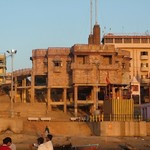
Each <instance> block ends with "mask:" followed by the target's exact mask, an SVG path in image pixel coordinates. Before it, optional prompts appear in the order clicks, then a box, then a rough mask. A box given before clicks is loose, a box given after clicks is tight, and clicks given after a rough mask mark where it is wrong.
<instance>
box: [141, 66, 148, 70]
mask: <svg viewBox="0 0 150 150" xmlns="http://www.w3.org/2000/svg"><path fill="white" fill-rule="evenodd" d="M141 71H149V68H148V67H145V66H143V67H141Z"/></svg>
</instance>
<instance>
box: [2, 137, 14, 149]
mask: <svg viewBox="0 0 150 150" xmlns="http://www.w3.org/2000/svg"><path fill="white" fill-rule="evenodd" d="M0 150H16V145H15V144H13V143H12V139H11V138H10V137H6V138H4V139H3V144H2V145H1V146H0Z"/></svg>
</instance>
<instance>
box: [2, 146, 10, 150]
mask: <svg viewBox="0 0 150 150" xmlns="http://www.w3.org/2000/svg"><path fill="white" fill-rule="evenodd" d="M0 150H11V149H10V148H9V147H8V146H6V145H2V146H0Z"/></svg>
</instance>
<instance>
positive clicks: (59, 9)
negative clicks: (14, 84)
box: [0, 0, 150, 71]
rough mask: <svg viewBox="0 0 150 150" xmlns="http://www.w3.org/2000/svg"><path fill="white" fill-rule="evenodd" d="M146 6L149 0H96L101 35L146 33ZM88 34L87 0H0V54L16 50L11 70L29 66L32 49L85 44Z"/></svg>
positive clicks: (149, 21) (149, 15) (149, 17)
mask: <svg viewBox="0 0 150 150" xmlns="http://www.w3.org/2000/svg"><path fill="white" fill-rule="evenodd" d="M93 3H94V0H93ZM93 7H94V4H93ZM149 7H150V0H98V23H99V24H100V26H101V34H103V33H107V32H113V33H127V34H128V33H138V34H139V33H142V34H144V33H145V32H147V31H149V32H150V8H149ZM93 9H94V8H93ZM94 21H95V16H94V12H93V24H94ZM89 33H90V0H0V53H5V52H6V51H7V50H9V49H17V54H16V55H15V58H14V70H18V69H22V68H30V67H31V66H32V65H31V61H30V57H31V56H32V50H33V49H39V48H48V47H71V46H73V45H74V44H78V43H80V44H86V43H87V41H88V35H89ZM7 68H8V71H10V57H8V58H7Z"/></svg>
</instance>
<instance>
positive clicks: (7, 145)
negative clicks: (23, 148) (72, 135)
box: [0, 126, 53, 150]
mask: <svg viewBox="0 0 150 150" xmlns="http://www.w3.org/2000/svg"><path fill="white" fill-rule="evenodd" d="M44 137H45V140H44ZM52 138H53V135H52V134H50V132H49V128H48V127H47V126H46V128H45V135H44V136H41V137H39V138H37V143H34V144H32V145H31V147H30V148H31V149H32V147H35V148H36V149H37V150H53V144H52ZM0 150H16V145H15V144H14V143H13V142H12V139H11V138H10V137H5V138H4V139H3V144H2V145H0Z"/></svg>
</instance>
